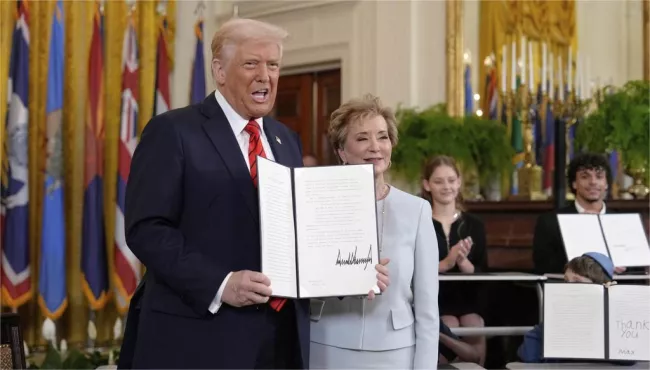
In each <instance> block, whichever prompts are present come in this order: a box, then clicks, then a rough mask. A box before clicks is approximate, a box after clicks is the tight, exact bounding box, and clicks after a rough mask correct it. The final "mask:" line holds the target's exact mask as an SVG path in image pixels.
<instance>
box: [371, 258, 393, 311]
mask: <svg viewBox="0 0 650 370" xmlns="http://www.w3.org/2000/svg"><path fill="white" fill-rule="evenodd" d="M388 262H390V259H388V258H381V259H380V260H379V264H377V265H375V270H377V286H378V287H379V291H380V292H382V293H383V292H384V291H385V290H386V288H388V285H390V279H389V278H388V267H386V265H388ZM373 299H375V292H373V291H372V290H371V291H370V292H368V300H369V301H372V300H373Z"/></svg>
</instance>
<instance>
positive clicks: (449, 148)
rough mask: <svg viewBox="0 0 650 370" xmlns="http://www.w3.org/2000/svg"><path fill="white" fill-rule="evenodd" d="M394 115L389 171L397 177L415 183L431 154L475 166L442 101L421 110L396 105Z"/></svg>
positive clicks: (462, 133)
mask: <svg viewBox="0 0 650 370" xmlns="http://www.w3.org/2000/svg"><path fill="white" fill-rule="evenodd" d="M396 116H397V121H398V134H399V144H398V145H397V147H396V148H395V149H394V151H393V156H392V167H391V170H392V172H393V173H394V174H396V175H397V176H399V177H402V178H403V179H404V180H406V181H408V182H411V183H414V182H419V180H420V176H421V172H422V166H423V164H424V163H425V162H426V160H427V159H428V158H430V157H432V156H435V155H448V156H451V157H453V158H454V159H456V161H457V162H459V164H460V165H461V166H463V167H473V166H474V165H475V164H474V158H473V157H472V153H471V150H470V147H469V145H466V144H467V137H466V135H465V130H464V128H463V125H462V124H460V122H459V120H458V119H456V118H453V117H451V116H449V115H448V114H447V112H446V107H445V105H444V104H440V105H435V106H432V107H430V108H428V109H426V110H424V111H417V110H415V109H401V108H400V109H398V110H397V112H396Z"/></svg>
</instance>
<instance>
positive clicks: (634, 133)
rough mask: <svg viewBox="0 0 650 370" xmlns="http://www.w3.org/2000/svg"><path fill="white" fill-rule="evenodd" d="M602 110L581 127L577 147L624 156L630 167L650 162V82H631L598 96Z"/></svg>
mask: <svg viewBox="0 0 650 370" xmlns="http://www.w3.org/2000/svg"><path fill="white" fill-rule="evenodd" d="M598 95H599V96H598V99H597V103H598V107H597V109H596V110H595V111H594V112H592V113H591V114H589V115H588V116H587V117H586V118H585V120H584V121H583V122H581V123H579V124H578V126H577V133H576V144H577V145H578V147H580V148H584V149H586V150H589V151H593V152H601V153H605V152H611V151H612V150H619V151H620V152H621V153H622V157H623V163H624V164H625V167H626V168H644V167H645V168H647V167H648V164H649V163H650V153H649V151H650V129H649V128H648V124H649V122H650V82H648V81H629V82H628V83H626V84H625V85H624V86H623V87H622V88H620V89H617V90H614V91H611V92H609V93H606V92H605V90H603V91H602V92H600V93H599V94H598Z"/></svg>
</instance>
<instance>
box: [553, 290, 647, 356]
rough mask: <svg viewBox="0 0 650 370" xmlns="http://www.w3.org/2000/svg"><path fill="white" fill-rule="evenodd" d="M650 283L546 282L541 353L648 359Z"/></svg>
mask: <svg viewBox="0 0 650 370" xmlns="http://www.w3.org/2000/svg"><path fill="white" fill-rule="evenodd" d="M649 305H650V286H647V285H612V286H610V287H608V288H607V287H605V286H603V285H599V284H582V283H547V284H545V286H544V321H543V325H544V335H543V356H544V358H549V359H574V360H632V361H648V360H649V359H650V311H649V310H648V307H649Z"/></svg>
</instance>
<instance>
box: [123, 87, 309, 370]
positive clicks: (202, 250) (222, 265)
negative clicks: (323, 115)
mask: <svg viewBox="0 0 650 370" xmlns="http://www.w3.org/2000/svg"><path fill="white" fill-rule="evenodd" d="M264 131H265V133H266V136H267V138H268V141H269V144H270V146H271V148H272V151H273V155H274V157H275V160H276V162H278V163H281V164H284V165H287V166H292V167H299V166H301V165H302V149H301V146H300V141H299V139H298V136H297V135H296V134H295V133H294V132H292V131H291V130H289V129H288V128H287V127H286V126H284V125H282V124H281V123H279V122H277V121H275V120H273V119H272V118H269V117H265V118H264ZM276 138H277V139H279V140H277V139H276ZM256 194H257V191H256V189H255V186H254V185H253V182H252V180H251V177H250V173H249V170H248V167H247V166H246V162H245V160H244V158H243V156H242V152H241V149H240V148H239V146H238V144H237V141H236V139H235V136H234V135H233V132H232V129H231V127H230V124H229V122H228V120H227V119H226V117H225V115H224V114H223V111H222V110H221V107H220V106H219V104H218V103H217V101H216V99H215V97H214V94H210V95H209V96H208V97H207V98H206V99H205V100H204V101H203V102H202V103H200V104H197V105H192V106H188V107H185V108H181V109H176V110H172V111H169V112H167V113H164V114H162V115H159V116H156V117H154V118H153V119H152V120H151V121H150V122H149V124H148V125H147V127H146V128H145V130H144V132H143V133H142V137H141V140H140V143H139V145H138V147H137V149H136V151H135V154H134V156H133V162H132V165H131V172H130V177H129V180H128V186H127V190H126V215H125V228H126V241H127V244H128V245H129V248H131V250H132V251H133V253H134V254H135V255H136V256H137V257H138V258H139V259H140V261H142V263H143V264H144V265H145V266H146V268H147V276H146V282H145V284H144V288H143V287H142V286H141V287H140V289H138V292H137V293H136V295H135V296H134V298H133V299H132V301H131V307H130V310H129V317H128V321H127V331H126V333H125V338H124V343H123V349H122V354H123V355H124V356H125V357H124V359H122V358H120V367H133V368H252V367H253V366H254V364H255V360H256V356H257V354H258V350H259V348H260V345H261V339H262V336H263V335H262V334H263V333H261V331H263V330H265V329H264V328H267V327H268V325H266V320H267V317H266V313H265V309H266V306H248V307H243V308H234V307H231V306H229V305H227V304H225V303H224V304H223V305H222V306H221V308H220V309H219V311H218V312H217V314H214V315H213V314H212V313H210V312H209V311H208V307H209V305H210V303H211V302H212V300H213V299H214V298H215V296H216V294H217V290H218V289H219V286H220V285H221V283H222V281H223V279H224V278H225V277H226V275H227V274H228V273H229V272H230V271H238V270H254V271H260V262H261V257H260V235H259V213H258V200H257V195H256ZM143 281H144V279H143ZM290 303H291V302H290ZM292 304H294V305H295V312H296V320H297V327H298V337H299V341H300V346H301V353H300V355H301V357H302V360H303V364H304V366H308V364H309V316H308V307H309V303H308V301H297V300H296V301H293V303H292ZM138 308H139V309H138ZM134 325H135V327H134ZM296 355H298V354H296ZM131 356H132V357H131ZM120 357H122V356H120Z"/></svg>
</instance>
